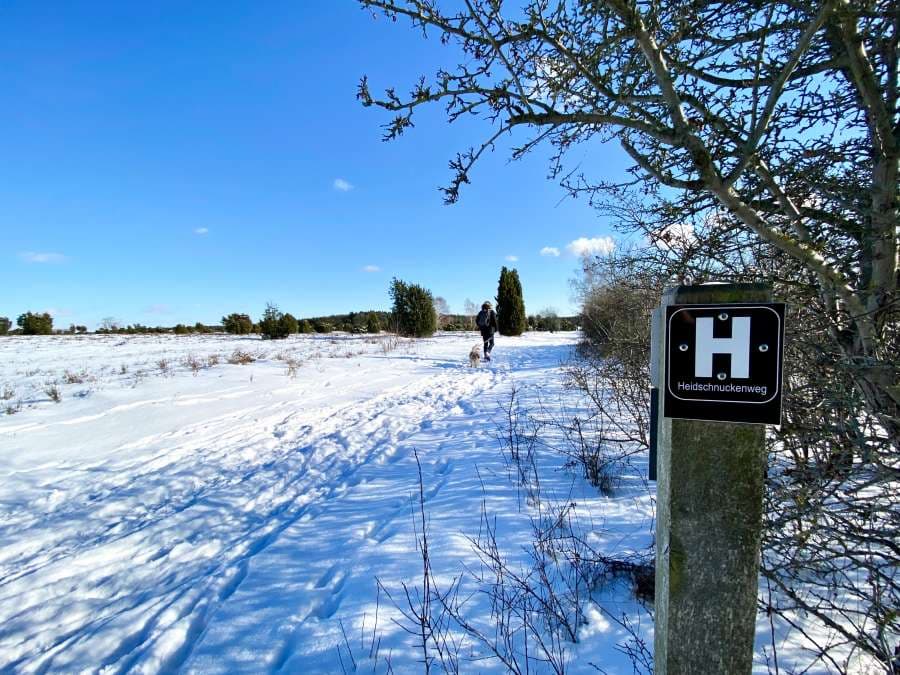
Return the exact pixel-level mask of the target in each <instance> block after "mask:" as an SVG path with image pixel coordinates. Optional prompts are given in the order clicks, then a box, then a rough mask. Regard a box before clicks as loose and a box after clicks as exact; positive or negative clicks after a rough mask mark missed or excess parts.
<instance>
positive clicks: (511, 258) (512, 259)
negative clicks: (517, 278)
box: [506, 255, 519, 262]
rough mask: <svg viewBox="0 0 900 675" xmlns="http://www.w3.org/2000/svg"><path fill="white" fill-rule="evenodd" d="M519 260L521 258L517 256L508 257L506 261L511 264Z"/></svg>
mask: <svg viewBox="0 0 900 675" xmlns="http://www.w3.org/2000/svg"><path fill="white" fill-rule="evenodd" d="M518 259H519V256H517V255H508V256H506V260H507V261H509V262H516V261H517V260H518Z"/></svg>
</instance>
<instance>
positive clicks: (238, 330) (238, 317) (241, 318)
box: [222, 314, 253, 335]
mask: <svg viewBox="0 0 900 675" xmlns="http://www.w3.org/2000/svg"><path fill="white" fill-rule="evenodd" d="M222 328H224V329H225V332H226V333H232V334H234V335H249V334H250V333H252V332H253V321H252V320H251V319H250V317H249V316H247V315H246V314H229V315H228V316H223V317H222Z"/></svg>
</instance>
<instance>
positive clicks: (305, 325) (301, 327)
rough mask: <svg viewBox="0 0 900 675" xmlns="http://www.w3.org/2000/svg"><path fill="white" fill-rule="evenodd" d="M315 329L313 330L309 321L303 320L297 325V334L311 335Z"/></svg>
mask: <svg viewBox="0 0 900 675" xmlns="http://www.w3.org/2000/svg"><path fill="white" fill-rule="evenodd" d="M315 330H316V329H315V328H313V325H312V323H310V322H309V319H303V321H301V322H300V323H299V324H297V332H298V333H304V334H308V333H313V332H315Z"/></svg>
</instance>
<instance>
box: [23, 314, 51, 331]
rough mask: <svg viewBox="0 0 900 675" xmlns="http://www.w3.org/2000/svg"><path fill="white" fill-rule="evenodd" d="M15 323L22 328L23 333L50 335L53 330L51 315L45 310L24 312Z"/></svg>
mask: <svg viewBox="0 0 900 675" xmlns="http://www.w3.org/2000/svg"><path fill="white" fill-rule="evenodd" d="M16 324H18V325H19V327H20V328H21V329H22V334H23V335H50V334H51V333H52V332H53V317H52V316H50V315H49V314H47V312H44V313H43V314H34V313H33V312H26V313H25V314H21V315H20V316H19V318H18V319H16Z"/></svg>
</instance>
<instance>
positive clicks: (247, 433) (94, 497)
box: [0, 334, 652, 673]
mask: <svg viewBox="0 0 900 675" xmlns="http://www.w3.org/2000/svg"><path fill="white" fill-rule="evenodd" d="M477 341H478V340H477V338H476V337H475V336H474V334H469V335H450V334H448V335H439V336H437V337H435V338H433V339H429V340H423V341H416V342H409V341H405V340H404V341H400V343H399V344H398V345H395V346H393V347H394V348H393V349H392V348H391V347H392V345H390V344H389V339H388V338H379V339H377V340H373V339H371V338H366V337H365V336H359V337H357V336H346V335H343V336H336V337H330V336H295V337H293V338H291V339H289V340H287V341H280V342H262V341H260V340H259V339H258V338H255V337H237V336H224V335H204V336H185V337H176V336H128V337H125V336H83V337H62V336H55V337H44V338H25V337H12V338H9V339H4V340H2V341H0V393H2V392H4V391H5V393H4V397H5V400H3V401H2V405H3V407H4V408H6V407H7V406H9V407H10V411H11V412H12V414H6V415H3V416H2V417H0V540H2V541H3V546H2V548H0V669H5V670H11V671H22V672H76V671H103V672H125V671H134V672H160V671H175V670H181V671H184V672H220V673H240V672H246V673H251V672H253V673H256V672H286V673H287V672H290V673H309V672H341V670H342V668H346V669H347V670H348V671H349V670H351V669H352V668H353V665H352V664H353V661H355V662H356V665H357V666H359V667H360V668H366V669H368V670H371V669H372V667H373V666H375V667H376V668H377V670H378V671H379V672H383V671H385V670H387V669H388V667H392V668H393V670H394V671H395V672H404V671H413V672H415V671H419V670H420V669H421V667H422V664H421V662H420V659H421V658H422V656H421V653H420V651H419V650H417V649H416V648H415V639H414V638H413V637H412V636H410V635H409V634H407V633H406V632H405V631H404V630H403V629H402V627H401V626H400V625H399V624H400V623H403V621H402V616H401V615H400V613H399V612H398V611H397V609H396V608H395V607H393V606H392V605H391V603H390V602H389V601H388V600H387V599H386V598H385V595H384V593H383V592H379V591H378V589H377V584H376V577H377V578H378V579H380V580H381V582H382V584H383V585H384V588H385V589H392V588H393V589H395V591H396V590H398V589H400V586H399V584H400V582H407V583H410V584H416V583H418V581H417V580H420V579H421V560H420V558H419V555H418V552H417V548H416V534H415V531H414V526H413V513H414V510H413V508H412V507H413V506H415V505H416V500H415V499H413V497H414V496H415V495H417V494H418V483H417V480H418V479H417V475H418V474H417V468H416V460H415V456H414V451H415V452H417V453H418V455H419V458H420V461H421V466H422V474H423V485H424V490H425V503H426V510H427V518H428V533H429V540H430V545H431V557H432V561H433V565H434V567H435V570H436V573H441V574H445V575H448V576H447V577H444V578H448V577H449V575H453V574H459V573H460V572H461V571H462V570H463V569H464V566H468V567H469V568H475V567H477V564H478V562H477V557H476V556H475V555H474V553H473V552H472V550H471V545H470V542H469V541H468V539H467V538H466V537H467V536H475V535H477V532H478V528H479V525H480V523H481V510H482V504H483V503H484V504H485V510H486V512H489V513H490V515H491V516H492V517H496V518H497V519H498V522H499V523H500V524H501V525H500V527H501V532H502V540H501V542H500V543H501V545H502V546H504V547H505V548H506V549H507V550H508V552H509V553H510V555H511V556H512V557H513V559H515V556H517V555H520V554H521V551H522V547H523V546H526V545H527V544H528V541H529V537H530V533H531V526H530V513H529V509H528V507H527V506H525V505H523V504H522V500H521V499H519V498H518V497H519V495H518V494H517V486H516V484H515V481H511V480H510V478H509V471H508V470H507V467H506V465H505V464H504V462H503V459H502V457H501V454H500V452H499V449H498V448H499V445H498V441H497V433H498V427H497V425H498V424H499V422H500V420H501V418H502V415H501V414H500V407H499V406H500V404H502V402H503V401H504V400H506V399H508V396H509V392H510V390H511V387H512V386H513V385H514V384H515V385H516V386H517V387H519V389H520V392H525V394H522V395H533V396H536V395H537V394H540V396H541V397H542V399H544V400H552V399H553V398H554V397H559V396H564V393H563V392H562V390H561V388H560V382H559V378H558V377H557V376H558V371H559V368H560V364H561V362H563V361H564V360H566V359H568V358H569V357H570V351H571V348H572V346H573V345H574V344H575V341H576V336H575V335H573V334H555V335H549V334H543V335H541V334H528V335H525V336H523V337H521V338H515V339H506V338H502V339H500V340H499V344H498V347H497V349H496V355H497V358H496V359H495V361H494V363H493V364H492V365H491V366H490V367H481V368H478V369H473V368H469V367H467V364H466V362H465V359H466V356H467V354H468V351H469V349H470V348H471V346H472V345H473V344H475V343H477ZM235 350H238V351H243V352H246V353H249V354H250V355H251V356H253V357H255V358H256V360H255V361H254V362H252V363H249V364H246V365H237V364H230V363H228V359H229V357H230V356H231V355H232V354H233V353H234V352H235ZM211 356H212V357H213V358H212V359H210V357H211ZM216 357H217V358H218V363H215V361H216ZM211 362H212V365H210V363H211ZM292 362H293V364H294V365H293V368H292V367H291V366H290V365H289V364H290V363H292ZM292 369H293V370H294V372H293V373H292V374H291V373H290V372H289V371H290V370H292ZM54 386H55V387H57V389H58V392H59V397H60V401H59V402H58V403H57V402H53V401H52V400H51V397H50V395H49V394H48V393H47V392H48V391H51V389H52V387H54ZM528 392H530V394H528ZM51 393H52V392H51ZM559 464H561V461H560V462H559ZM550 478H551V479H552V480H551V484H549V485H548V486H546V487H545V488H544V490H545V492H546V493H547V494H550V493H552V492H553V491H561V492H562V494H561V495H560V498H561V499H567V498H571V499H573V500H577V501H578V503H579V507H578V508H579V509H588V508H589V507H594V508H596V513H602V512H603V508H602V504H600V502H602V501H606V500H604V499H602V498H600V497H599V496H597V494H596V491H595V490H593V489H591V488H590V487H589V486H585V485H584V484H583V482H582V481H581V480H580V479H578V478H577V477H573V476H571V475H570V474H569V473H568V472H563V471H556V472H555V475H554V474H551V476H550ZM629 502H630V503H629V505H628V513H627V514H624V511H623V509H624V506H623V504H619V503H615V504H612V505H611V508H610V509H609V517H613V518H615V519H616V528H617V529H618V530H621V529H622V526H623V522H624V523H630V524H631V526H633V528H632V529H634V530H635V531H640V532H643V534H641V535H639V536H640V537H645V535H646V531H647V529H648V527H649V522H650V518H651V517H652V514H651V509H650V500H649V496H648V495H645V496H644V497H643V498H640V497H635V496H634V495H632V496H631V497H629ZM632 507H634V508H632ZM585 513H587V511H585ZM617 536H622V535H621V532H620V533H619V535H617ZM643 543H646V541H644V542H643ZM401 593H402V591H401ZM398 597H399V596H398ZM469 606H470V607H471V611H472V614H473V616H475V615H477V614H478V612H479V611H482V610H484V609H485V606H484V602H483V601H482V600H480V599H479V597H477V596H476V597H475V598H473V600H472V601H471V602H470V605H469ZM376 613H377V614H378V617H377V623H376ZM394 619H399V621H394ZM588 620H589V621H590V622H591V623H590V625H588V626H584V627H583V634H584V635H585V636H586V637H587V638H588V639H586V640H585V641H584V643H582V644H579V645H572V646H571V647H570V648H569V651H570V654H571V656H570V662H571V663H572V664H573V665H577V661H578V655H579V653H581V654H583V655H584V659H583V661H584V663H582V666H581V667H579V668H577V669H581V670H585V671H593V668H591V667H589V666H588V665H587V660H590V661H593V662H595V663H598V664H608V665H609V666H611V672H615V671H617V670H621V671H622V672H630V666H629V665H628V662H627V659H625V658H624V657H623V656H622V655H621V654H620V653H618V652H616V651H615V650H614V649H613V646H614V645H615V643H616V641H617V639H620V638H621V636H620V635H619V634H618V632H617V631H616V630H615V629H614V628H613V626H611V625H610V623H609V622H608V621H606V620H605V619H604V618H603V617H602V616H600V615H599V614H598V613H597V612H589V614H588ZM645 623H646V620H645ZM345 634H346V638H345V637H344V635H345ZM650 634H652V633H648V635H650ZM591 636H593V638H591ZM373 645H374V646H376V647H377V649H373ZM468 649H469V651H467V652H465V653H466V654H475V652H473V651H472V649H473V648H472V647H469V648H468ZM376 652H377V654H376ZM342 661H343V665H342ZM463 669H464V670H476V671H488V670H497V671H501V670H503V668H502V667H501V666H500V665H499V664H496V663H492V662H490V661H474V662H468V667H466V664H465V663H464V667H463Z"/></svg>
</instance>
